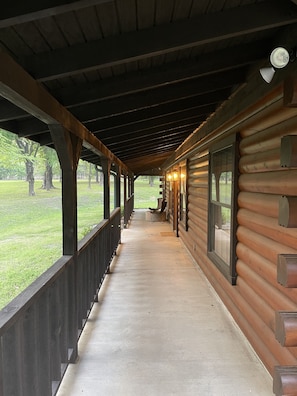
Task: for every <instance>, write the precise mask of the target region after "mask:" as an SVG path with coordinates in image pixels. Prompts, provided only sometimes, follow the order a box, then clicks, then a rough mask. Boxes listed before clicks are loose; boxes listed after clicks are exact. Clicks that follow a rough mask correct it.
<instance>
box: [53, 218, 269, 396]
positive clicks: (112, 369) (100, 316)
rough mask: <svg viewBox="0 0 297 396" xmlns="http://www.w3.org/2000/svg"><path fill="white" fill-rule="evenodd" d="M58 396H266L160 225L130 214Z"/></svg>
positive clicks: (243, 344)
mask: <svg viewBox="0 0 297 396" xmlns="http://www.w3.org/2000/svg"><path fill="white" fill-rule="evenodd" d="M57 395H58V396H78V395H80V396H81V395H86V396H167V395H178V396H235V395H236V396H247V395H253V396H271V395H273V392H272V378H271V376H270V375H269V374H268V372H267V371H266V369H265V368H264V367H263V365H262V364H261V362H260V361H259V359H258V358H257V356H256V355H255V353H254V351H253V350H252V349H251V347H250V345H249V344H248V342H247V341H246V339H245V338H244V336H243V335H242V333H241V332H240V331H239V329H238V328H237V326H236V325H235V323H234V321H233V319H232V317H231V316H230V314H229V313H228V312H227V311H226V309H225V308H224V306H223V305H222V303H221V302H220V300H219V299H218V297H217V295H216V294H215V292H214V291H213V289H212V287H211V286H210V284H209V283H208V282H207V280H206V278H205V277H204V275H203V273H202V272H201V270H200V269H199V267H197V266H196V265H195V263H194V262H193V260H192V259H191V257H190V256H189V254H188V252H187V251H186V249H185V248H184V246H183V245H182V243H181V241H180V240H179V238H176V237H175V236H174V234H173V232H172V230H171V226H170V225H169V224H168V223H165V222H163V223H160V222H158V223H152V222H148V221H145V211H135V213H134V215H133V219H132V222H131V224H130V226H129V228H127V229H125V230H124V231H123V233H122V244H121V246H120V248H119V250H118V255H117V256H116V258H115V260H114V261H113V263H112V266H111V274H110V275H107V277H106V279H105V281H104V283H103V286H102V289H101V291H100V293H99V302H98V303H96V304H95V305H94V307H93V309H92V312H91V315H90V318H89V320H88V322H87V324H86V326H85V329H84V331H83V334H82V336H81V338H80V341H79V360H78V361H77V363H76V364H72V365H70V366H69V367H68V369H67V371H66V374H65V376H64V379H63V381H62V384H61V386H60V389H59V391H58V393H57Z"/></svg>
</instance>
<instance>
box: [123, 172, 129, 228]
mask: <svg viewBox="0 0 297 396" xmlns="http://www.w3.org/2000/svg"><path fill="white" fill-rule="evenodd" d="M128 220H129V219H128V218H127V176H126V175H124V228H126V227H127V223H128Z"/></svg>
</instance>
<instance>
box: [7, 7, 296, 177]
mask: <svg viewBox="0 0 297 396" xmlns="http://www.w3.org/2000/svg"><path fill="white" fill-rule="evenodd" d="M296 26H297V6H296V1H293V0H282V1H279V0H262V1H261V0H232V1H229V0H228V1H223V0H222V1H218V0H162V1H157V0H81V1H66V0H62V1H58V0H52V1H50V0H38V1H37V0H34V1H33V0H28V1H26V2H23V1H21V0H19V1H15V2H8V1H4V3H3V4H2V12H1V15H0V43H1V47H2V53H3V52H7V53H8V54H9V55H10V56H12V57H13V58H14V60H15V61H16V62H17V63H18V64H19V65H20V66H21V67H22V68H23V69H24V70H25V71H26V72H28V73H29V74H30V75H31V76H32V77H33V78H34V79H35V80H36V81H38V82H39V83H40V84H41V85H42V86H44V87H45V89H46V90H47V91H48V92H49V93H50V95H52V96H53V97H54V98H55V99H57V100H58V101H59V102H60V103H61V104H62V106H64V107H65V108H66V109H67V110H68V111H69V112H70V113H72V115H73V116H74V117H75V118H77V119H78V120H79V121H80V122H81V123H82V124H83V125H84V126H85V127H86V128H87V129H88V130H89V131H90V132H91V133H92V134H94V135H95V136H96V137H97V138H98V139H99V140H100V141H101V142H102V143H103V144H104V145H105V146H106V147H107V148H108V149H109V150H110V151H111V152H112V153H113V154H114V155H115V156H116V157H117V158H119V159H120V160H121V161H122V162H123V163H125V164H126V165H127V166H128V167H129V168H130V169H131V170H132V171H133V172H134V173H135V174H149V173H150V174H156V173H158V172H159V168H161V167H162V164H163V163H164V161H165V160H166V159H168V157H169V156H170V155H171V154H172V153H173V152H174V151H175V150H176V149H177V147H178V146H179V145H180V144H181V143H182V142H183V141H184V140H185V139H186V138H187V137H188V136H189V135H191V134H192V133H193V131H194V130H195V129H196V128H198V127H199V125H200V124H201V123H204V122H205V121H206V120H207V119H208V118H209V116H210V115H211V114H213V113H214V112H215V111H216V109H217V108H218V107H219V106H220V105H221V104H222V103H223V102H224V101H226V100H228V99H229V98H230V95H232V93H233V92H234V91H235V90H236V89H237V88H238V87H240V86H241V85H242V84H244V83H245V82H246V80H247V76H248V75H249V74H250V73H251V71H252V70H253V69H255V68H258V67H259V65H260V64H263V62H265V61H266V60H267V57H268V55H269V53H270V51H271V49H272V48H273V47H274V46H275V45H284V44H285V43H283V42H279V38H280V37H282V36H283V34H284V33H285V32H286V31H287V30H288V29H292V28H296ZM295 44H296V43H295ZM0 56H1V55H0ZM0 95H3V93H2V92H1V89H0ZM3 96H4V95H3ZM4 97H5V96H4ZM0 127H1V128H3V129H7V130H10V131H12V132H14V133H17V134H19V135H20V136H23V137H28V138H31V139H34V140H36V141H38V142H40V143H41V144H46V145H49V146H51V145H53V143H52V139H51V135H50V132H49V127H48V125H47V122H42V121H41V120H40V119H38V118H36V117H35V116H34V115H33V114H32V113H30V111H28V110H26V109H22V108H21V107H18V106H17V103H14V102H13V101H7V100H6V99H4V98H3V99H2V100H1V101H0ZM81 157H82V158H83V159H88V160H90V161H92V162H94V163H97V164H100V157H99V156H97V155H94V153H93V152H91V151H90V149H89V146H86V147H84V149H83V151H82V155H81Z"/></svg>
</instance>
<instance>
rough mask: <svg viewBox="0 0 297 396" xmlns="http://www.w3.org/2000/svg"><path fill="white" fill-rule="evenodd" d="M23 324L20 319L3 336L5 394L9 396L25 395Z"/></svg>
mask: <svg viewBox="0 0 297 396" xmlns="http://www.w3.org/2000/svg"><path fill="white" fill-rule="evenodd" d="M21 325H22V320H19V321H18V322H17V323H15V324H14V325H13V326H12V327H11V328H10V329H9V330H8V331H7V332H6V333H5V334H4V335H3V337H2V356H3V367H2V368H3V395H7V396H8V395H18V396H23V385H24V384H23V375H22V369H23V359H22V355H23V354H22V351H21V331H20V326H21Z"/></svg>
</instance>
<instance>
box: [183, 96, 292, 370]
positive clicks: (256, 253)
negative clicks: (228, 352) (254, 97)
mask: <svg viewBox="0 0 297 396" xmlns="http://www.w3.org/2000/svg"><path fill="white" fill-rule="evenodd" d="M263 103H265V101H264V102H263V101H262V107H261V108H260V106H259V111H258V112H255V111H254V110H255V106H254V108H253V114H251V116H246V117H245V118H244V119H243V120H242V122H238V123H237V126H236V130H234V128H233V131H232V132H233V133H234V132H236V133H239V134H240V139H241V140H240V145H239V148H240V161H239V171H240V176H239V180H238V185H239V194H238V198H237V200H238V211H237V223H238V227H237V240H238V241H237V246H236V255H237V261H236V271H237V279H236V285H233V286H232V285H231V283H230V282H229V281H228V280H227V279H226V278H225V277H224V276H223V275H222V273H221V272H220V271H219V270H218V269H217V267H216V266H215V265H214V264H213V262H212V261H211V260H210V259H209V258H208V256H207V246H208V243H207V234H208V231H207V228H208V188H209V186H208V170H209V159H208V147H207V146H208V144H207V142H206V143H205V140H204V142H203V150H201V151H200V152H199V148H198V149H197V148H196V149H195V152H193V153H192V154H191V153H190V154H187V158H188V224H187V226H188V227H187V228H185V227H183V226H179V236H180V237H181V238H182V240H183V242H184V244H185V245H186V247H187V248H188V250H189V251H190V253H191V255H192V256H193V258H194V259H195V260H196V262H197V263H198V265H199V266H200V267H201V269H202V270H203V272H204V273H205V275H206V276H207V278H208V280H209V281H210V283H211V284H212V285H213V287H214V288H215V290H216V291H217V293H218V294H219V296H220V298H221V299H222V301H223V302H224V304H225V305H226V306H227V308H228V310H229V311H230V312H231V314H232V315H233V317H234V319H235V321H236V322H237V324H238V325H239V327H240V328H241V330H242V331H243V332H244V334H245V335H246V337H247V338H248V340H249V341H250V343H251V345H252V346H253V348H254V350H255V351H256V353H257V354H258V356H259V357H260V359H261V360H262V362H263V363H264V365H265V366H266V368H267V369H268V371H269V372H270V373H271V375H273V372H274V371H275V366H295V367H296V365H297V347H296V346H295V345H297V343H294V342H293V343H291V344H290V346H285V345H284V342H280V340H279V339H280V336H277V334H276V333H277V331H278V330H277V329H276V327H277V324H276V318H278V317H279V311H288V312H289V313H291V312H293V313H294V314H295V313H296V312H297V289H296V287H291V288H289V287H286V286H285V285H282V284H280V283H279V281H278V275H277V266H278V261H279V257H280V255H289V257H293V258H295V256H294V255H296V254H297V228H286V227H282V226H280V225H279V200H280V197H281V196H283V195H284V196H290V197H291V196H297V168H296V167H295V168H294V167H291V168H290V167H281V165H280V155H281V154H280V147H281V138H282V137H283V136H286V135H294V134H295V135H297V109H288V108H285V107H284V106H283V101H282V100H278V101H275V102H273V103H272V104H270V105H267V106H265V105H263ZM221 131H222V130H220V133H221ZM209 146H210V144H209ZM291 255H292V256H291ZM295 262H296V264H297V261H296V260H295ZM296 264H295V265H296ZM294 314H293V315H294ZM290 323H291V322H290ZM295 323H296V319H295ZM294 325H295V324H294ZM295 328H296V325H295ZM296 329H297V328H296ZM283 331H286V330H283ZM289 337H290V336H289ZM291 337H292V338H293V339H297V338H296V337H297V330H296V331H295V334H294V336H292V335H291ZM287 345H288V344H287ZM292 345H293V346H292Z"/></svg>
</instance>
